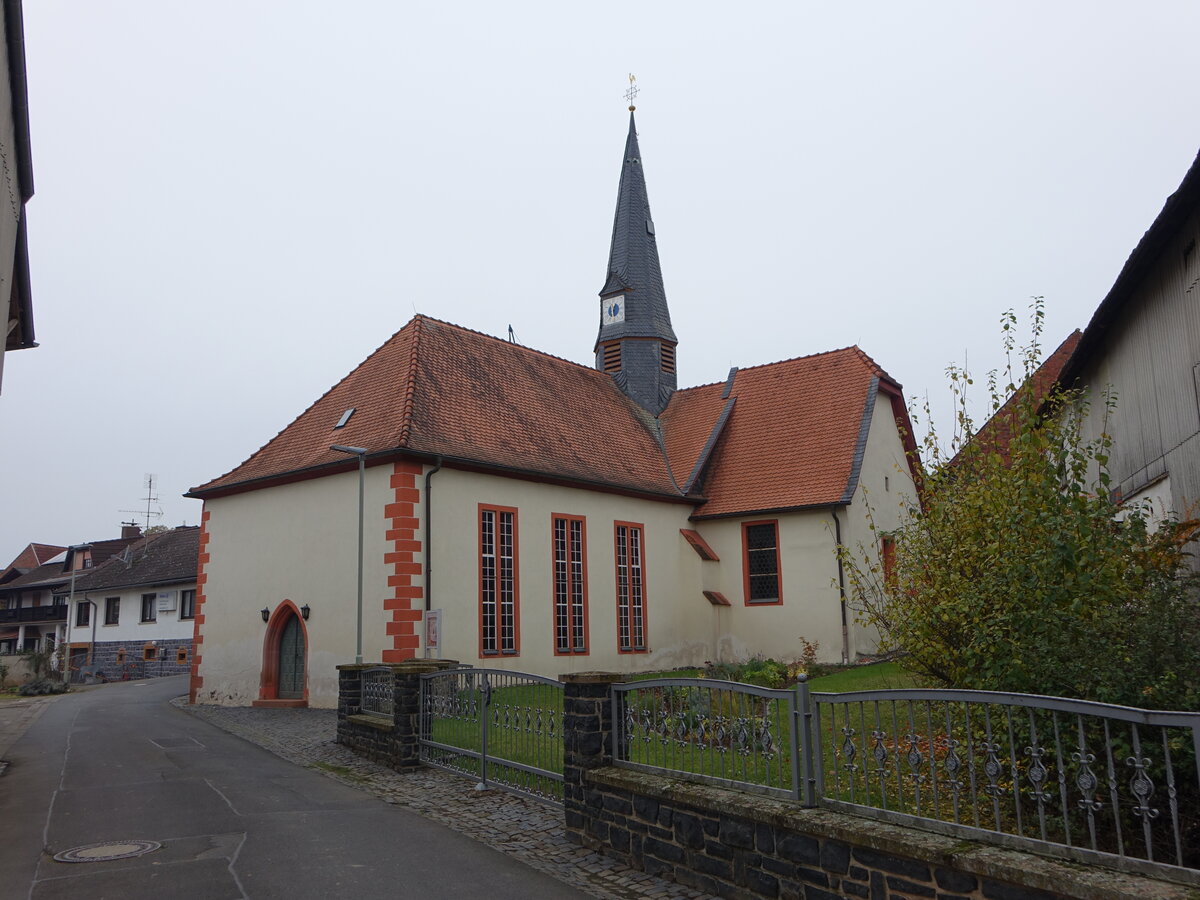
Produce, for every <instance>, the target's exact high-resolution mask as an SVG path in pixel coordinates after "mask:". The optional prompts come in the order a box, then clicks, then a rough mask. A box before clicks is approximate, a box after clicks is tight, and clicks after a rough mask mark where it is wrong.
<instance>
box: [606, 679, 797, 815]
mask: <svg viewBox="0 0 1200 900" xmlns="http://www.w3.org/2000/svg"><path fill="white" fill-rule="evenodd" d="M797 701H798V695H797V693H796V692H795V691H782V690H772V689H770V688H762V687H756V686H754V685H750V684H741V683H739V682H734V681H717V680H715V679H709V678H655V679H649V680H646V681H633V682H628V683H625V684H615V685H613V688H612V704H613V723H614V724H613V731H614V736H615V740H614V741H613V759H614V762H615V763H616V764H617V765H619V766H624V767H626V768H630V769H640V770H642V771H647V772H686V773H688V775H690V776H691V777H692V778H693V779H695V780H697V781H704V782H708V783H710V784H718V785H722V786H725V787H734V788H738V789H741V790H747V791H754V792H757V793H762V794H769V795H773V796H783V797H792V798H794V799H797V800H804V799H805V789H806V787H807V788H808V789H809V794H808V797H807V799H808V802H810V803H811V800H812V797H811V786H812V782H811V780H810V781H806V780H805V779H804V777H803V773H802V767H803V760H804V754H803V752H802V748H801V744H800V730H799V729H800V722H799V718H800V717H799V715H798V712H799V708H798V706H797Z"/></svg>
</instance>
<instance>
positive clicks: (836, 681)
mask: <svg viewBox="0 0 1200 900" xmlns="http://www.w3.org/2000/svg"><path fill="white" fill-rule="evenodd" d="M700 672H701V670H700V669H672V670H670V671H666V672H643V673H641V674H640V675H630V676H629V677H628V679H627V680H629V681H648V680H649V679H651V678H699V677H700ZM808 684H809V687H811V688H812V689H813V690H814V691H823V692H825V693H830V694H841V693H845V692H846V691H882V690H893V689H898V688H916V687H922V685H921V683H920V680H919V679H918V677H917V676H916V675H913V674H912V673H911V672H906V671H905V670H904V669H902V668H900V664H899V663H895V662H881V663H871V664H870V665H866V666H851V667H850V668H848V669H842V670H841V671H840V672H834V673H832V674H830V675H822V676H821V677H820V678H814V679H812V680H811V681H810V682H809V683H808Z"/></svg>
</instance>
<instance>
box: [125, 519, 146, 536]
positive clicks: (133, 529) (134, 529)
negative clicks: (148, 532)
mask: <svg viewBox="0 0 1200 900" xmlns="http://www.w3.org/2000/svg"><path fill="white" fill-rule="evenodd" d="M141 536H142V529H141V526H139V525H136V524H134V523H133V522H122V523H121V537H122V538H139V537H141Z"/></svg>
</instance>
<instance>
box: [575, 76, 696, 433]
mask: <svg viewBox="0 0 1200 900" xmlns="http://www.w3.org/2000/svg"><path fill="white" fill-rule="evenodd" d="M631 99H632V98H631ZM633 110H634V107H633V106H632V105H631V106H630V107H629V136H628V138H626V140H625V161H624V163H623V164H622V167H621V184H620V187H618V189H617V212H616V216H615V218H614V219H613V232H612V246H611V248H610V249H609V253H608V277H607V279H606V280H605V282H604V287H603V288H601V289H600V333H599V334H598V335H597V337H596V348H595V349H596V368H597V369H599V370H600V371H602V372H608V373H609V374H610V375H612V377H613V380H614V381H616V383H617V385H618V386H619V387H620V388H621V390H623V391H624V392H625V393H626V394H628V395H629V396H630V397H631V398H633V400H635V401H636V402H637V403H638V404H639V405H641V406H642V407H643V408H644V409H646V410H648V411H649V412H650V413H652V414H653V415H655V416H657V415H658V414H659V413H661V412H662V411H663V410H664V409H666V406H667V403H668V402H669V401H670V399H671V394H672V393H674V392H675V387H676V380H675V345H676V344H677V343H678V340H677V339H676V338H675V332H674V330H672V328H671V313H670V311H669V310H668V309H667V294H666V291H664V290H663V281H662V270H661V269H660V268H659V264H658V246H657V245H656V244H655V242H654V220H653V219H652V218H651V216H650V201H649V199H648V197H647V196H646V177H645V173H644V172H643V171H642V154H641V151H640V150H639V149H638V139H637V128H636V126H635V124H634V120H633Z"/></svg>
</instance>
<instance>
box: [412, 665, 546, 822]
mask: <svg viewBox="0 0 1200 900" xmlns="http://www.w3.org/2000/svg"><path fill="white" fill-rule="evenodd" d="M420 758H421V761H422V762H423V763H426V764H428V765H431V766H437V767H439V768H443V769H448V770H450V771H452V772H457V773H459V774H462V775H466V776H469V777H472V778H476V779H477V780H478V784H477V787H478V788H480V789H483V788H488V787H499V788H503V789H505V790H509V791H513V792H514V793H518V794H523V795H525V796H527V797H532V798H534V799H536V800H541V801H543V802H548V803H554V804H561V803H562V794H563V686H562V684H560V683H559V682H557V681H555V680H553V679H550V678H543V677H542V676H540V675H530V674H528V673H525V672H509V671H505V670H500V669H449V670H447V671H444V672H433V673H430V674H426V675H422V676H421V728H420Z"/></svg>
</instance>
